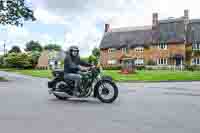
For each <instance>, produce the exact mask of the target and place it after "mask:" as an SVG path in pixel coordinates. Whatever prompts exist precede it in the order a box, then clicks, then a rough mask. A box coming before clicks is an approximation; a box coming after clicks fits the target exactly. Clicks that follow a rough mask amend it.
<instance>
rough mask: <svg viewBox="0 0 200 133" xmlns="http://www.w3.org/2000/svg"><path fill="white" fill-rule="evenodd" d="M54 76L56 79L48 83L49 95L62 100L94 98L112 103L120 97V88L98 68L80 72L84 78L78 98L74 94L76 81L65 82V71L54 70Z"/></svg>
mask: <svg viewBox="0 0 200 133" xmlns="http://www.w3.org/2000/svg"><path fill="white" fill-rule="evenodd" d="M52 74H53V77H54V78H53V80H52V81H49V82H48V88H50V90H49V93H50V94H53V95H54V96H56V97H57V98H58V99H60V100H66V99H68V98H75V97H78V98H86V97H89V96H93V97H95V98H98V99H99V100H100V101H101V102H103V103H112V102H114V101H115V100H116V98H117V97H118V87H117V86H116V84H115V83H114V82H113V80H112V78H111V77H109V76H103V75H102V72H101V69H100V68H98V67H93V68H90V69H88V70H86V71H82V72H80V74H81V76H82V78H81V86H80V89H79V90H78V91H79V93H78V94H79V95H78V96H77V95H75V93H74V91H75V90H76V89H74V84H75V83H74V81H72V80H67V81H65V80H64V71H63V70H54V71H52Z"/></svg>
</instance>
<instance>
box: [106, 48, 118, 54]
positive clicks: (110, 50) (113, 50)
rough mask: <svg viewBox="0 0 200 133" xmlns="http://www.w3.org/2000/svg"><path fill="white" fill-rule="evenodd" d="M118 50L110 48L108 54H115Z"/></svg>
mask: <svg viewBox="0 0 200 133" xmlns="http://www.w3.org/2000/svg"><path fill="white" fill-rule="evenodd" d="M116 50H117V49H116V48H109V49H108V53H114V52H115V51H116Z"/></svg>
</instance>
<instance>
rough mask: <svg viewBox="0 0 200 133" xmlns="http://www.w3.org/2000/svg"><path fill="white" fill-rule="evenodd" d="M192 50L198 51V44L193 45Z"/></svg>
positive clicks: (199, 45) (199, 47)
mask: <svg viewBox="0 0 200 133" xmlns="http://www.w3.org/2000/svg"><path fill="white" fill-rule="evenodd" d="M192 50H200V43H193V44H192Z"/></svg>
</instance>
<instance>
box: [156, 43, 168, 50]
mask: <svg viewBox="0 0 200 133" xmlns="http://www.w3.org/2000/svg"><path fill="white" fill-rule="evenodd" d="M158 48H159V49H167V44H166V43H159V45H158Z"/></svg>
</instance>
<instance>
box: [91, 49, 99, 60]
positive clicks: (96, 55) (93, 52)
mask: <svg viewBox="0 0 200 133" xmlns="http://www.w3.org/2000/svg"><path fill="white" fill-rule="evenodd" d="M92 55H94V56H95V57H96V58H97V59H99V57H100V49H99V48H94V49H93V50H92Z"/></svg>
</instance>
